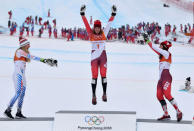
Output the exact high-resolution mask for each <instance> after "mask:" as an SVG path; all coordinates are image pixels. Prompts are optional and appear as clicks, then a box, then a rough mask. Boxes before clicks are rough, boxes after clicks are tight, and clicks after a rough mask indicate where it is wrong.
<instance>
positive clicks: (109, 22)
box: [104, 5, 117, 37]
mask: <svg viewBox="0 0 194 131" xmlns="http://www.w3.org/2000/svg"><path fill="white" fill-rule="evenodd" d="M116 12H117V8H116V6H115V5H113V6H112V14H111V17H110V19H109V21H108V24H107V25H106V28H105V29H104V34H105V36H106V37H107V35H108V32H109V30H110V27H111V24H112V22H113V20H114V17H115V16H116Z"/></svg>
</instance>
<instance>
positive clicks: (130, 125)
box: [54, 111, 136, 131]
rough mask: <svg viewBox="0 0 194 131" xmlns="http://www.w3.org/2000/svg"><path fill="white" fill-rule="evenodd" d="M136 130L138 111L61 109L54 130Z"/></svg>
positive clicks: (56, 116) (57, 113)
mask: <svg viewBox="0 0 194 131" xmlns="http://www.w3.org/2000/svg"><path fill="white" fill-rule="evenodd" d="M122 129H123V130H125V131H136V112H122V111H59V112H56V114H55V120H54V131H93V130H95V131H119V130H122Z"/></svg>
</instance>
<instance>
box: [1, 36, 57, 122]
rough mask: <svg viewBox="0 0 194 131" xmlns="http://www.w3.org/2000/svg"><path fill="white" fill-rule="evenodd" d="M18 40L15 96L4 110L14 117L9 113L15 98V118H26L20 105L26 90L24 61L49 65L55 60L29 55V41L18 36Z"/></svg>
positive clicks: (7, 115)
mask: <svg viewBox="0 0 194 131" xmlns="http://www.w3.org/2000/svg"><path fill="white" fill-rule="evenodd" d="M19 42H20V48H19V49H17V50H16V52H15V56H14V65H15V71H14V73H13V81H14V87H15V91H16V92H15V96H14V97H13V98H12V99H11V101H10V103H9V105H8V108H7V109H6V110H5V112H4V114H5V116H6V117H8V118H11V119H14V117H13V116H12V114H11V109H12V107H13V105H14V104H15V102H16V101H17V100H18V105H17V113H16V118H26V117H25V116H24V115H23V114H22V105H23V100H24V96H25V91H26V77H25V68H26V63H27V62H30V60H36V61H40V62H43V63H46V64H48V65H50V66H57V60H53V59H43V58H40V57H36V56H33V55H31V54H30V52H29V48H30V42H29V41H28V40H27V39H25V38H22V37H20V38H19Z"/></svg>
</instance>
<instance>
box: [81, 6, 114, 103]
mask: <svg viewBox="0 0 194 131" xmlns="http://www.w3.org/2000/svg"><path fill="white" fill-rule="evenodd" d="M85 10H86V6H85V5H83V6H82V7H81V9H80V14H81V16H82V20H83V22H84V24H85V26H86V30H87V33H88V35H89V40H90V42H91V43H92V52H91V57H92V60H91V68H92V83H91V85H92V93H93V97H92V104H93V105H96V104H97V101H96V85H97V78H98V68H100V74H101V77H102V86H103V96H102V100H103V101H104V102H107V95H106V89H107V79H106V70H107V56H106V51H105V41H106V39H107V35H108V32H109V30H110V26H111V24H112V22H113V20H114V17H115V15H116V11H117V8H116V6H115V5H113V6H112V16H111V17H110V19H109V21H108V24H107V26H106V27H105V29H104V30H102V25H101V22H100V20H96V21H94V27H93V29H91V27H90V25H89V23H88V21H87V19H86V17H85Z"/></svg>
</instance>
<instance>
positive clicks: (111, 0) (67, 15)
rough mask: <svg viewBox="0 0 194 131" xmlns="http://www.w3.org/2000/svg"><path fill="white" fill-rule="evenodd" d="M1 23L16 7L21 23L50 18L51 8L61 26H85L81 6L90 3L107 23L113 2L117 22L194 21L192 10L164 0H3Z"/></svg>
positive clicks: (89, 12)
mask: <svg viewBox="0 0 194 131" xmlns="http://www.w3.org/2000/svg"><path fill="white" fill-rule="evenodd" d="M0 3H1V8H0V25H3V26H7V20H8V13H7V12H8V11H9V10H12V11H13V20H14V21H16V22H17V23H18V24H19V25H21V24H22V22H24V20H25V18H26V17H27V16H36V15H38V16H41V17H43V19H44V20H47V11H48V9H51V16H52V18H56V19H57V26H58V27H61V26H65V27H74V26H76V27H80V26H81V27H83V23H82V22H81V17H80V13H79V10H80V6H81V5H82V4H86V6H87V10H86V16H87V17H88V19H89V18H90V16H93V19H100V20H102V22H103V23H104V26H105V24H106V22H107V21H108V19H109V17H110V14H111V9H110V8H111V6H112V5H113V4H115V5H117V7H118V13H117V17H116V19H115V21H114V24H113V26H114V27H117V26H121V25H125V24H130V25H136V24H137V23H138V22H140V21H146V22H153V21H155V22H159V23H161V24H166V23H167V22H168V23H170V24H177V25H179V24H180V23H182V24H187V23H192V20H193V17H192V13H190V12H187V11H185V10H181V9H180V8H178V7H176V6H175V5H170V8H164V7H163V3H164V2H163V1H161V0H103V1H102V0H14V1H13V0H1V1H0Z"/></svg>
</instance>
